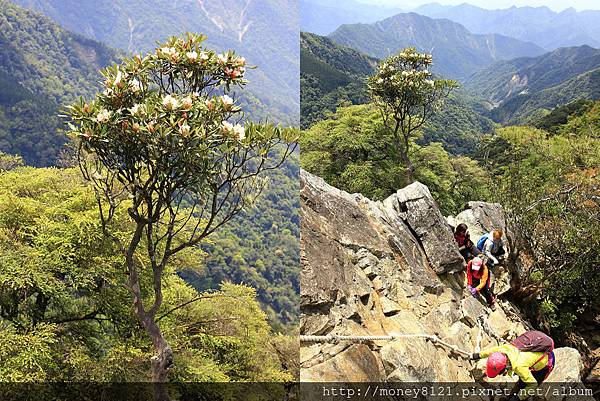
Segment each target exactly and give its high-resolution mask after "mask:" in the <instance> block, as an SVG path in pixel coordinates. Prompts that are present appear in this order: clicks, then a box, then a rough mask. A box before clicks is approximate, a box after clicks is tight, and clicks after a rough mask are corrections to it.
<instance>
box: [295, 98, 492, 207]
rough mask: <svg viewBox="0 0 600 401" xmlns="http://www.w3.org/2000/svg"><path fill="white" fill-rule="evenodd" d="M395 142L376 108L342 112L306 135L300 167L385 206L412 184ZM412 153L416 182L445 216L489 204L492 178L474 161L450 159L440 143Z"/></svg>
mask: <svg viewBox="0 0 600 401" xmlns="http://www.w3.org/2000/svg"><path fill="white" fill-rule="evenodd" d="M391 141H393V137H392V135H391V134H390V133H389V131H388V130H386V129H385V127H384V125H383V121H382V118H381V114H380V113H379V111H378V110H377V109H376V108H375V107H374V106H373V105H359V106H348V107H340V108H338V110H337V112H336V113H335V114H334V115H332V117H331V118H330V119H328V120H324V121H321V122H319V123H317V124H315V125H313V126H312V127H311V128H310V129H308V130H306V131H303V132H302V135H301V138H300V147H301V149H302V153H301V165H302V167H303V168H304V169H306V170H307V171H310V172H311V173H313V174H316V175H318V176H320V177H323V178H324V179H325V180H326V181H327V182H328V183H330V184H331V185H333V186H335V187H338V188H341V189H343V190H345V191H348V192H351V193H353V192H360V193H362V194H363V195H365V196H367V197H369V198H371V199H374V200H382V199H385V198H386V197H387V196H389V195H391V194H393V193H394V192H396V190H398V189H399V188H402V187H404V186H406V185H407V184H408V183H409V179H408V176H407V173H406V166H405V165H403V164H402V163H397V162H395V161H394V159H393V155H390V153H391V152H393V150H392V149H391V148H392V147H391V145H390V142H391ZM409 151H410V157H411V158H412V159H413V160H414V169H415V172H414V178H415V179H416V180H418V181H420V182H422V183H423V184H425V185H427V186H429V188H430V190H431V192H432V195H433V196H434V198H435V199H436V201H437V202H438V203H439V205H440V208H441V209H442V211H443V213H445V214H455V213H457V212H459V211H461V210H462V209H463V207H464V206H465V204H466V202H467V201H469V200H474V199H478V200H486V199H488V198H489V196H490V194H489V190H490V182H489V178H488V176H487V174H486V173H485V171H484V170H482V169H481V168H480V167H479V166H478V164H477V163H476V162H475V161H473V160H470V159H469V158H467V157H455V156H451V155H449V154H448V153H447V152H446V151H445V150H444V149H443V147H442V146H441V144H439V143H432V144H430V145H428V146H425V147H421V146H419V145H417V144H416V143H414V141H411V143H410V150H409Z"/></svg>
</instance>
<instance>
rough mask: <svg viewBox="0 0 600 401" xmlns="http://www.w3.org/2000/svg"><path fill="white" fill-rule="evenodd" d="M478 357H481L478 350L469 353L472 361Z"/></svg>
mask: <svg viewBox="0 0 600 401" xmlns="http://www.w3.org/2000/svg"><path fill="white" fill-rule="evenodd" d="M479 359H481V357H480V356H479V352H475V353H474V354H471V360H472V361H477V360H479Z"/></svg>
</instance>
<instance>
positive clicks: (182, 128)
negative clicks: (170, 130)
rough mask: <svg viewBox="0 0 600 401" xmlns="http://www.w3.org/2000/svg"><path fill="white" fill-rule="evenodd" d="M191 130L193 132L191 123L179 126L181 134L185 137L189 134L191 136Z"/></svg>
mask: <svg viewBox="0 0 600 401" xmlns="http://www.w3.org/2000/svg"><path fill="white" fill-rule="evenodd" d="M190 132H191V131H190V126H189V125H187V124H182V125H181V126H180V127H179V133H180V134H181V136H183V137H188V136H190Z"/></svg>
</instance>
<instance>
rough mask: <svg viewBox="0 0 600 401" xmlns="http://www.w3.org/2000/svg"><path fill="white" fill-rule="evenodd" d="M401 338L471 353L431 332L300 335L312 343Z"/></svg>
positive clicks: (467, 355)
mask: <svg viewBox="0 0 600 401" xmlns="http://www.w3.org/2000/svg"><path fill="white" fill-rule="evenodd" d="M399 338H425V339H427V340H429V341H431V342H432V343H436V344H441V345H443V346H445V347H447V348H450V349H451V350H452V351H454V352H456V353H458V354H462V355H463V356H466V357H470V356H471V353H470V352H467V351H464V350H462V349H460V348H458V347H457V346H456V345H452V344H450V343H447V342H445V341H443V340H442V339H440V338H439V337H438V336H434V335H431V334H390V335H387V336H340V335H337V334H328V335H326V336H304V335H303V336H300V341H301V342H310V343H337V342H339V341H351V342H364V341H393V340H397V339H399Z"/></svg>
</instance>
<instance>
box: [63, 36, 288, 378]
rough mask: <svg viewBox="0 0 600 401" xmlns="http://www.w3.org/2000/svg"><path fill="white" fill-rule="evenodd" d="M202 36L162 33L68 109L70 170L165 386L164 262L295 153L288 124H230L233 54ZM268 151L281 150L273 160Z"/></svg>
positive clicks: (251, 196)
mask: <svg viewBox="0 0 600 401" xmlns="http://www.w3.org/2000/svg"><path fill="white" fill-rule="evenodd" d="M205 39H206V38H205V37H204V36H203V35H194V34H189V33H188V34H186V35H184V36H182V37H180V38H176V37H173V38H170V39H169V40H168V41H167V42H166V43H165V44H163V45H161V47H159V48H158V49H157V50H156V53H155V54H148V55H146V56H143V57H142V56H139V55H138V56H135V57H133V58H131V59H127V60H124V62H123V63H122V64H120V65H118V66H113V67H110V68H108V69H106V70H105V71H103V76H104V77H105V82H104V85H105V87H106V89H105V90H104V92H103V93H101V94H98V95H97V96H96V98H95V100H94V101H92V102H89V103H88V102H85V101H83V100H81V101H79V102H78V103H76V104H74V105H72V106H70V107H69V113H68V114H69V117H70V120H71V121H70V123H69V127H70V129H71V131H72V134H74V135H75V136H76V138H77V142H78V144H79V152H78V154H79V165H80V167H81V171H82V173H83V175H84V177H85V178H86V179H87V180H89V181H90V182H91V183H92V184H93V186H94V188H95V191H96V194H97V202H98V207H99V210H100V219H101V224H102V228H103V230H104V233H105V235H107V236H108V237H110V238H111V239H113V240H114V241H115V242H116V243H117V245H118V246H119V248H120V249H121V251H122V253H123V256H124V258H125V262H126V267H127V273H128V275H129V288H130V290H131V293H132V296H133V305H134V312H135V315H136V317H137V319H138V320H139V322H140V323H141V325H142V326H143V327H144V328H145V329H146V331H147V333H148V335H149V337H150V339H151V341H152V343H153V346H154V349H155V352H156V355H155V356H154V357H153V358H152V380H153V381H155V382H164V381H166V379H167V374H168V370H169V368H170V366H171V365H172V363H173V351H172V349H171V347H170V346H169V344H168V342H167V340H166V339H165V337H164V336H163V333H162V332H161V329H160V327H159V325H158V324H157V320H158V319H157V313H158V312H159V309H160V308H161V304H162V300H163V288H162V284H163V283H162V282H163V275H164V273H165V268H166V267H167V265H168V263H169V260H170V259H171V258H173V257H174V255H176V254H178V253H179V252H181V251H183V250H185V249H186V248H190V247H195V246H197V245H198V244H199V243H200V242H201V241H202V240H203V239H205V238H206V237H207V236H209V235H210V234H211V233H213V232H214V231H215V230H217V229H218V228H219V227H221V226H222V225H224V224H226V223H227V222H228V221H229V220H231V219H232V218H233V217H234V216H235V215H236V214H237V213H239V212H240V211H241V210H242V209H243V207H244V206H245V205H247V204H248V203H250V202H253V201H254V200H255V199H256V197H257V196H258V195H259V194H260V192H261V191H262V189H263V188H264V186H265V185H266V184H265V181H264V179H261V177H260V176H259V174H260V173H261V172H264V171H265V170H269V169H274V168H277V167H279V166H280V165H281V164H282V163H283V161H284V160H285V159H286V158H287V157H288V156H289V155H290V154H291V153H292V152H293V151H294V149H295V141H296V131H295V130H293V129H282V128H279V127H275V126H272V125H257V124H253V123H246V125H245V126H243V125H242V116H241V110H240V108H239V107H238V106H237V105H236V102H235V100H234V99H233V98H232V97H230V96H229V95H228V93H230V90H231V88H232V87H243V86H244V84H245V83H246V81H245V80H244V73H245V60H244V58H243V57H238V56H236V55H235V54H234V53H233V52H225V53H221V54H217V53H215V52H214V51H212V50H210V49H208V48H206V47H205V46H204V44H203V43H204V41H205ZM275 147H282V148H283V149H284V151H283V152H279V153H278V154H280V157H278V158H276V159H275V158H274V157H273V156H272V155H273V154H274V152H271V151H272V150H273V149H274V148H275ZM122 204H125V205H126V207H127V212H128V214H129V216H130V218H131V220H132V222H133V224H134V227H135V230H134V233H133V235H130V236H126V235H123V234H122V232H123V231H124V230H122V229H121V230H119V227H118V226H117V224H116V223H115V221H114V220H113V216H114V214H115V211H116V210H117V208H119V207H120V205H122ZM148 276H149V277H150V279H148ZM147 282H150V283H151V284H150V285H145V283H147Z"/></svg>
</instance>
